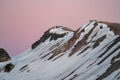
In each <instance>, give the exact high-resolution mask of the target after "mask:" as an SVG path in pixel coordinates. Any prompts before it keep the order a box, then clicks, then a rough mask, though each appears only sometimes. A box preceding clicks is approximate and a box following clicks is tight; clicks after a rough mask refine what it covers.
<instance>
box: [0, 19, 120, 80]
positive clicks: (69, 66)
mask: <svg viewBox="0 0 120 80" xmlns="http://www.w3.org/2000/svg"><path fill="white" fill-rule="evenodd" d="M63 34H64V35H63ZM46 35H49V36H47V38H46ZM56 37H57V38H56ZM7 63H13V64H14V65H15V67H14V69H12V70H11V71H10V72H8V73H7V72H4V65H6V64H7ZM2 67H3V69H2ZM0 68H1V69H2V70H0V80H120V24H117V23H108V22H102V21H95V20H93V21H90V22H89V23H88V24H85V25H83V26H82V27H80V28H79V29H78V30H77V31H72V30H70V29H66V28H64V27H61V26H58V27H54V28H51V29H49V30H48V31H47V32H45V34H44V35H43V36H42V37H41V38H40V40H38V41H37V42H35V47H34V48H33V49H32V48H30V49H28V50H26V51H25V52H24V53H22V54H20V55H17V56H16V57H14V58H13V59H12V61H10V62H6V63H0Z"/></svg>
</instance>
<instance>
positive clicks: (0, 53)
mask: <svg viewBox="0 0 120 80" xmlns="http://www.w3.org/2000/svg"><path fill="white" fill-rule="evenodd" d="M10 59H11V58H10V56H9V55H8V53H7V52H6V51H5V50H4V49H3V48H0V62H5V61H8V60H10Z"/></svg>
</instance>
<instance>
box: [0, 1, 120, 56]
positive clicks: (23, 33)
mask: <svg viewBox="0 0 120 80" xmlns="http://www.w3.org/2000/svg"><path fill="white" fill-rule="evenodd" d="M90 19H97V20H103V21H110V22H118V23H120V0H0V48H4V49H6V50H7V52H8V53H9V54H10V55H16V54H19V53H21V52H24V51H25V50H26V49H28V48H29V47H30V46H31V45H32V43H34V42H35V41H36V40H38V39H39V38H40V36H41V35H42V34H43V33H44V32H45V31H46V30H47V29H49V28H50V27H52V26H59V25H60V26H66V27H69V28H71V29H74V30H76V29H78V28H79V27H80V26H81V25H82V24H84V23H86V22H88V21H89V20H90Z"/></svg>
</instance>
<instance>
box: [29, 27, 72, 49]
mask: <svg viewBox="0 0 120 80" xmlns="http://www.w3.org/2000/svg"><path fill="white" fill-rule="evenodd" d="M60 27H62V26H56V27H53V28H60ZM53 28H50V29H49V30H47V31H46V32H45V33H44V35H43V36H42V37H41V38H40V39H39V40H38V41H36V42H35V43H33V44H32V46H31V48H32V49H34V48H36V47H37V46H38V45H39V44H40V43H42V42H45V41H46V40H47V39H48V38H50V41H52V40H57V39H58V38H62V37H64V36H65V35H66V33H62V34H57V33H50V32H49V31H50V30H51V29H53ZM62 29H63V30H65V31H73V30H71V29H68V28H66V27H62Z"/></svg>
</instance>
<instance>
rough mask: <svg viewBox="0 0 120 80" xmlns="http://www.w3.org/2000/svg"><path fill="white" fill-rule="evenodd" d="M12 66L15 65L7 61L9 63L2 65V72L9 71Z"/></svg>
mask: <svg viewBox="0 0 120 80" xmlns="http://www.w3.org/2000/svg"><path fill="white" fill-rule="evenodd" d="M14 67H15V65H14V64H12V63H9V64H7V65H6V66H5V67H4V72H7V73H9V72H10V71H11V70H12V69H13V68H14Z"/></svg>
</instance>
